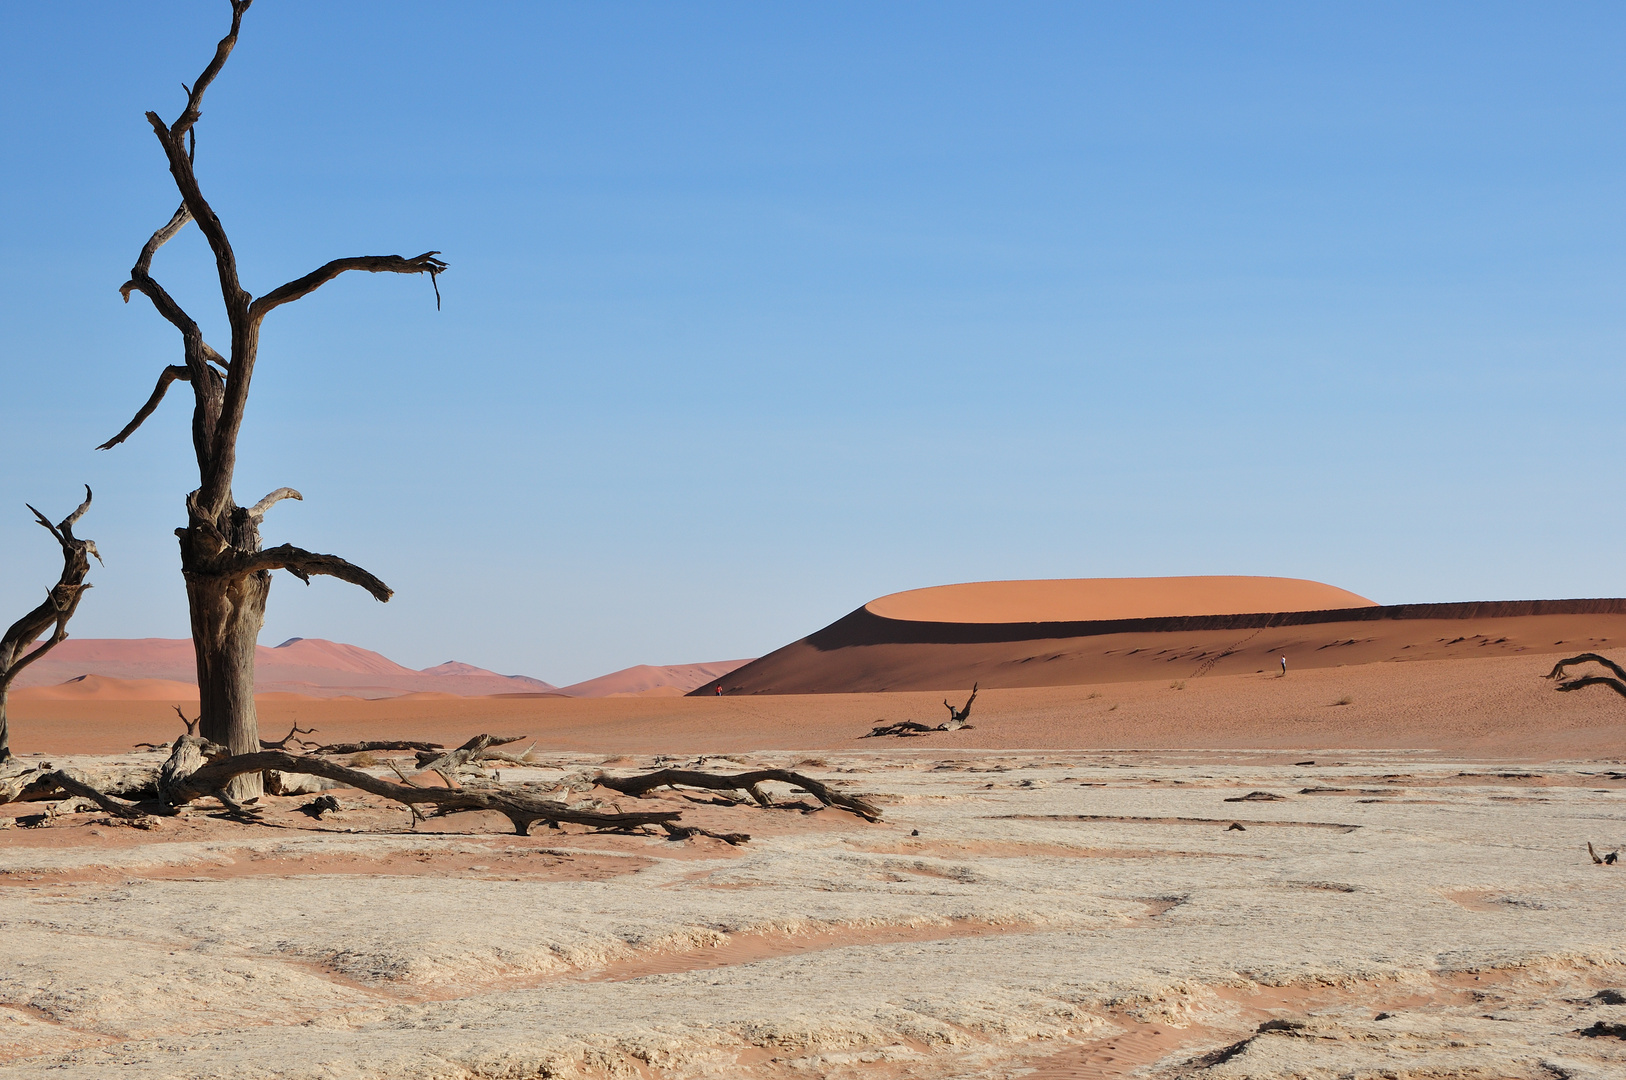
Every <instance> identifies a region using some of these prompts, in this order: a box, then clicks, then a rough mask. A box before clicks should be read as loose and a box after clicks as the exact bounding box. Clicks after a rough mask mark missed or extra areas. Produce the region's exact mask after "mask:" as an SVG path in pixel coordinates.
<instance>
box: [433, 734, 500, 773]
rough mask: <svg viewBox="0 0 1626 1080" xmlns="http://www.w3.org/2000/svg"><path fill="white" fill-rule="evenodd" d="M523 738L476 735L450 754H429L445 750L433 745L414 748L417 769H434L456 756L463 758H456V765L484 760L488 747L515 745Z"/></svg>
mask: <svg viewBox="0 0 1626 1080" xmlns="http://www.w3.org/2000/svg"><path fill="white" fill-rule="evenodd" d="M523 738H525V736H523V735H476V736H475V737H474V738H472V739H470V740H469V741H468V742H466V743H464V744H463V745H462V746H459V747H458V748H457V749H456V750H453V751H452V752H451V753H450V754H443V753H438V752H437V753H431V752H430V751H440V750H444V749H445V748H444V747H441V746H436V745H433V744H431V745H429V746H425V747H421V748H415V749H418V768H419V769H420V770H422V769H436V766H437V764H438V763H439V762H441V761H443V760H448V759H452V758H454V757H456V755H463V756H461V757H456V762H455V763H456V764H458V765H464V764H467V763H468V762H470V761H475V760H479V759H481V758H484V757H485V756H486V755H487V751H488V749H489V748H490V747H493V746H507V745H508V744H509V743H517V742H519V741H520V740H521V739H523ZM482 740H484V741H482ZM436 771H437V772H438V771H439V770H438V769H436Z"/></svg>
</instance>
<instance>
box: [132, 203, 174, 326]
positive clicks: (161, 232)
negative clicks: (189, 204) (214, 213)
mask: <svg viewBox="0 0 1626 1080" xmlns="http://www.w3.org/2000/svg"><path fill="white" fill-rule="evenodd" d="M191 220H192V211H190V210H188V209H187V208H186V204H185V203H184V202H183V203H182V204H181V205H180V207H179V208H177V209H176V211H175V213H174V214H173V215H171V216H170V219H169V221H168V222H166V223H165V224H164V225H162V226H160V227H159V229H158V231H157V232H155V233H153V234H152V238H151V239H150V240H148V241H147V243H146V245H145V246H143V247H142V249H141V255H140V257H139V258H137V259H136V264H135V267H134V269H132V270H131V271H130V280H129V281H127V282H125V283H124V284H123V285H122V286H120V288H119V293H120V295H122V296H123V297H124V302H125V303H126V304H128V303H129V302H130V290H131V289H134V288H136V287H137V286H136V279H137V278H142V277H146V276H147V273H148V271H150V270H151V269H152V257H153V256H154V255H156V254H158V249H159V248H161V247H163V246H164V245H165V244H167V243H169V242H170V241H171V240H173V239H174V238H175V234H176V233H178V232H180V231H181V230H182V229H183V228H185V227H186V223H187V222H188V221H191Z"/></svg>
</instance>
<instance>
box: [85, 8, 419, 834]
mask: <svg viewBox="0 0 1626 1080" xmlns="http://www.w3.org/2000/svg"><path fill="white" fill-rule="evenodd" d="M252 2H253V0H231V11H232V17H231V29H230V31H229V32H228V33H227V34H226V36H225V37H223V38H221V39H220V42H219V44H218V45H217V46H216V47H215V52H214V56H213V57H212V58H211V59H210V60H209V63H208V65H207V66H206V67H205V68H204V70H203V73H202V74H201V75H199V77H198V79H197V81H196V82H195V83H194V84H193V85H192V86H190V87H184V86H183V89H185V90H186V104H185V107H184V108H183V109H182V111H181V114H180V115H179V116H178V117H177V118H176V119H175V121H174V122H173V123H168V124H166V123H165V122H164V121H163V120H162V119H160V117H159V116H158V114H157V113H156V112H149V113H147V114H146V115H147V122H148V123H149V124H150V125H151V127H152V131H153V134H154V135H155V136H156V137H157V139H158V144H159V147H160V148H161V149H162V151H163V153H164V157H165V160H166V161H167V162H168V166H169V173H170V176H171V178H172V179H173V180H174V182H175V187H176V190H177V191H178V192H179V193H180V200H181V201H180V206H179V208H178V209H176V211H175V212H174V214H172V215H171V216H170V218H169V220H168V221H167V222H166V223H165V224H164V225H163V226H161V227H160V228H159V229H158V230H157V231H155V232H154V233H153V234H152V236H151V237H150V238H149V239H148V240H147V242H146V243H145V244H144V245H143V246H142V248H141V252H140V254H139V255H138V257H137V259H136V263H135V266H134V267H132V268H131V270H130V277H129V280H128V281H126V282H125V283H124V285H123V286H121V287H120V290H119V291H120V293H121V294H122V295H123V297H124V299H125V302H126V303H128V302H129V299H130V296H131V294H133V293H140V294H141V295H143V296H145V297H146V298H147V299H148V300H149V301H150V302H151V303H152V305H153V308H154V310H156V311H157V312H158V314H159V315H160V316H162V317H163V318H164V319H165V320H166V321H167V322H169V323H170V325H172V326H174V327H175V329H176V330H177V331H179V333H180V337H181V353H182V363H180V364H173V365H170V366H168V367H166V368H165V369H164V370H163V371H162V372H160V373H159V376H158V381H157V384H156V386H155V387H154V389H153V392H152V394H151V395H150V396H149V397H148V399H147V401H146V403H145V404H144V405H142V407H141V408H140V409H139V410H138V411H137V412H136V414H135V417H134V418H133V419H132V420H131V421H130V422H129V423H128V424H126V425H125V426H124V428H123V429H122V430H121V431H120V432H119V433H118V434H117V435H115V436H113V438H111V439H109V440H108V441H107V442H105V443H103V444H102V447H101V448H102V449H109V448H111V447H114V446H117V445H118V444H120V443H122V442H123V441H124V440H125V439H127V438H129V437H130V435H131V434H133V433H134V432H135V431H136V430H137V429H138V428H139V427H140V426H141V425H142V423H143V422H145V421H146V420H147V418H148V417H150V416H151V415H152V414H153V412H154V411H155V410H156V409H157V408H158V406H159V404H160V403H161V402H162V401H163V398H164V395H165V393H166V392H167V391H168V389H169V387H170V386H171V385H172V384H173V383H176V382H185V383H187V384H188V385H189V386H190V387H191V388H192V396H193V411H192V444H193V453H194V455H195V456H196V458H197V465H198V487H197V489H196V490H195V491H193V492H192V493H191V494H189V495H188V496H187V498H186V515H187V523H186V527H185V528H182V529H177V530H176V535H177V536H178V537H179V538H180V547H181V572H182V575H183V577H184V578H185V580H186V589H187V601H188V605H189V607H190V611H191V617H192V642H193V648H194V651H195V653H196V657H197V666H198V692H199V696H200V702H201V706H200V708H201V719H202V727H201V731H202V734H203V735H204V736H206V737H207V738H209V739H212V740H214V741H215V742H217V743H220V744H223V745H224V746H226V747H227V749H228V751H229V752H230V753H233V754H252V753H255V752H257V751H259V749H260V739H259V727H258V719H257V717H256V714H255V710H254V646H255V642H256V640H257V639H258V637H259V632H260V627H261V625H262V624H263V623H264V620H265V604H266V598H267V595H268V593H269V591H270V587H271V571H272V570H287V571H288V572H289V573H291V574H293V575H294V576H295V577H297V578H299V579H300V580H301V581H304V582H306V583H307V584H309V582H310V579H311V577H312V576H314V575H318V574H321V575H327V576H329V577H335V578H338V579H339V580H341V581H346V582H349V583H351V584H353V585H359V586H360V587H362V588H364V589H366V590H367V591H368V592H369V593H371V594H372V595H373V597H375V598H376V599H378V600H380V601H386V600H388V599H389V598H390V596H391V595H392V594H391V591H390V588H389V586H387V585H385V584H384V582H382V581H380V580H379V579H378V578H377V577H375V576H374V575H373V574H371V573H368V572H367V571H366V570H364V569H362V568H361V567H359V566H356V565H354V564H353V563H350V562H349V561H347V560H345V559H342V558H339V557H337V556H334V555H323V554H318V553H316V552H311V551H306V550H304V549H303V548H297V547H294V546H292V545H290V544H283V545H280V546H278V547H274V548H268V549H263V550H262V548H261V540H260V522H261V519H262V518H263V517H264V515H265V512H266V511H267V510H269V509H270V507H271V506H273V505H274V504H275V503H277V502H279V501H281V500H282V499H298V498H299V497H300V496H299V494H298V492H295V491H294V490H293V489H292V488H286V487H284V488H278V489H277V490H276V491H273V492H272V493H271V494H269V495H267V496H266V497H265V498H263V499H261V500H260V501H259V502H258V503H255V504H253V505H252V506H249V507H243V506H240V505H238V504H237V502H236V499H235V496H234V495H233V493H232V479H233V475H234V473H235V470H236V466H237V440H238V435H239V432H240V431H241V429H242V424H243V417H244V413H245V410H246V408H247V403H248V395H249V386H250V383H251V380H252V379H253V377H254V366H255V363H256V361H257V359H258V355H259V346H260V330H261V327H262V325H263V323H264V321H265V318H266V316H268V315H269V314H270V313H271V312H272V311H274V310H276V309H277V308H278V307H281V306H282V305H284V304H287V303H291V302H293V301H295V300H298V299H299V298H301V297H303V296H307V295H309V294H310V293H311V292H313V291H315V290H316V289H318V288H320V287H321V286H322V285H324V284H326V283H327V282H329V281H332V280H333V279H334V278H337V277H339V276H340V275H342V274H345V273H347V272H349V271H352V270H354V271H367V272H369V273H393V274H428V275H429V278H430V284H431V285H432V286H433V288H434V291H435V301H436V305H437V307H438V306H439V302H440V286H439V282H438V281H437V278H438V276H439V275H440V274H441V273H442V272H444V271H445V270H446V264H445V263H444V262H443V261H441V260H440V259H439V258H438V254H439V253H438V252H434V251H429V252H425V253H424V254H422V255H418V256H415V257H412V258H403V257H401V256H399V255H366V256H359V257H352V258H341V259H334V260H332V261H330V262H327V263H325V264H324V265H322V266H321V267H319V268H318V269H316V270H314V271H312V272H311V273H309V274H306V275H304V276H303V277H300V278H296V279H295V280H293V281H290V282H288V283H286V284H284V285H281V286H278V287H277V288H274V289H272V290H271V291H270V292H267V293H265V294H264V295H263V296H261V297H259V298H258V299H255V298H254V297H253V296H252V295H251V294H250V293H249V291H248V290H247V289H246V288H244V287H243V285H242V282H241V280H240V278H239V274H238V266H237V255H236V252H235V251H234V250H233V249H232V245H231V241H230V239H229V238H228V237H227V235H226V229H225V226H224V225H223V224H222V222H221V220H220V217H219V216H218V215H217V214H216V213H215V211H214V208H213V207H212V206H210V204H209V202H208V200H206V199H205V198H204V195H203V190H202V188H201V187H200V185H199V183H198V178H197V174H196V172H195V171H194V165H195V162H196V153H197V123H198V120H199V118H200V117H201V116H202V106H203V96H204V92H205V91H206V90H207V89H208V88H209V85H210V84H211V83H213V82H214V80H215V78H216V77H217V76H218V75H219V74H220V72H221V70H222V69H223V68H224V67H225V64H226V60H227V58H228V57H229V56H230V55H231V53H232V50H233V48H235V47H236V44H237V36H238V33H239V31H240V30H241V28H242V23H243V16H244V14H245V13H246V12H247V11H248V9H249V7H250V5H251V4H252ZM189 223H194V224H196V225H197V227H198V229H199V231H201V232H202V233H203V237H204V239H205V240H206V241H207V242H208V244H209V248H210V251H211V253H212V254H213V257H214V263H215V271H216V276H217V277H218V278H219V282H220V297H221V301H222V304H223V306H224V308H225V316H226V321H227V323H228V324H229V325H230V327H231V355H230V357H229V358H227V357H223V356H221V354H220V353H219V352H217V351H215V350H214V349H213V348H211V347H210V346H209V344H208V343H207V342H206V341H204V340H203V331H202V329H201V328H200V326H199V325H198V322H197V320H195V319H194V318H193V317H192V316H191V315H190V314H188V313H187V311H186V310H185V309H184V308H183V307H182V306H181V305H180V304H179V303H178V302H177V301H176V299H175V298H174V297H173V296H171V295H170V293H169V292H168V290H166V289H165V288H164V287H163V285H161V284H160V283H159V282H158V280H157V279H156V278H154V277H153V272H152V263H153V259H154V257H155V256H156V255H157V253H158V251H159V249H161V248H162V247H163V246H164V245H165V244H166V243H168V242H169V241H170V240H171V239H173V238H174V237H175V235H176V234H178V233H179V232H180V231H181V230H182V229H184V228H185V227H186V226H187V225H188V224H189ZM259 790H260V784H259V780H258V776H257V774H253V773H238V774H235V779H234V780H233V781H232V798H234V799H235V800H237V801H238V802H244V803H246V802H247V801H248V800H249V799H251V798H252V797H253V796H254V795H255V794H257V793H258V792H259Z"/></svg>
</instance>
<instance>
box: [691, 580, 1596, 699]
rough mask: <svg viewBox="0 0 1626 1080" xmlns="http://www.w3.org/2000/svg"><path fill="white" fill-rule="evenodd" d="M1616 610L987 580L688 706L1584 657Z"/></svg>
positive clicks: (765, 668)
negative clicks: (723, 698)
mask: <svg viewBox="0 0 1626 1080" xmlns="http://www.w3.org/2000/svg"><path fill="white" fill-rule="evenodd" d="M1623 640H1626V599H1622V598H1618V597H1600V598H1594V599H1571V600H1498V601H1484V602H1468V603H1445V604H1399V605H1393V606H1380V605H1378V604H1375V603H1373V602H1372V601H1371V600H1368V599H1367V598H1366V597H1364V596H1359V595H1357V594H1355V593H1352V592H1349V591H1347V590H1345V589H1340V588H1337V587H1336V586H1332V585H1324V584H1322V583H1320V582H1315V581H1302V580H1298V579H1294V578H1272V577H1185V578H1094V579H1089V578H1086V579H1068V580H1056V581H987V582H974V583H971V584H965V585H945V586H940V587H938V588H932V589H914V590H911V591H909V592H900V593H893V594H891V595H889V596H883V597H881V598H880V599H878V600H872V601H870V602H869V603H867V604H865V605H864V606H862V607H860V608H857V609H856V610H854V611H852V612H850V613H849V614H847V615H845V616H843V617H842V618H840V619H837V620H836V621H835V622H833V623H831V624H830V625H829V626H826V627H824V628H823V629H822V630H818V631H815V632H814V633H812V634H809V635H808V636H807V637H805V638H802V639H801V640H800V641H794V642H792V643H791V644H789V645H786V646H785V647H783V648H781V649H777V650H775V651H774V652H771V653H769V654H768V655H767V656H764V657H763V658H761V659H760V660H756V661H753V662H752V663H749V664H746V665H745V666H744V667H742V668H740V669H739V670H737V671H732V672H730V673H729V674H728V675H726V676H724V677H722V678H720V679H714V680H713V681H712V682H709V683H706V684H705V685H703V686H701V687H699V688H698V689H697V690H695V691H693V692H694V693H696V694H701V695H704V694H713V695H715V694H716V693H717V690H718V688H719V687H721V689H722V692H723V693H724V694H725V695H726V694H823V693H838V694H839V693H866V692H872V691H882V690H890V691H900V690H937V689H941V690H949V689H953V688H961V689H964V688H967V687H969V686H971V685H972V684H973V683H977V684H980V685H981V686H982V687H984V688H985V689H986V688H991V687H1025V686H1069V685H1080V684H1088V683H1112V682H1131V681H1136V680H1146V679H1157V678H1165V679H1169V680H1171V681H1174V682H1179V681H1180V680H1184V679H1200V678H1205V677H1207V676H1211V675H1228V674H1231V675H1240V674H1256V673H1262V672H1270V671H1276V672H1278V673H1279V672H1280V667H1281V662H1282V658H1283V657H1286V658H1287V662H1288V667H1289V669H1291V670H1294V671H1298V670H1302V669H1305V668H1320V667H1342V666H1345V665H1353V664H1371V663H1383V662H1392V661H1416V660H1456V659H1467V658H1470V657H1472V658H1475V659H1482V658H1486V657H1491V656H1505V655H1516V654H1519V653H1554V652H1587V651H1592V650H1595V649H1600V648H1610V647H1613V643H1614V642H1619V641H1623Z"/></svg>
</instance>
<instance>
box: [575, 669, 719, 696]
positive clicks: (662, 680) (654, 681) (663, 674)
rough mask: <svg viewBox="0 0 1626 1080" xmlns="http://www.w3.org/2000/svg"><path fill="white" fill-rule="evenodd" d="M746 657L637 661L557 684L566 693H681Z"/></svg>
mask: <svg viewBox="0 0 1626 1080" xmlns="http://www.w3.org/2000/svg"><path fill="white" fill-rule="evenodd" d="M750 662H751V661H750V660H718V661H714V662H712V663H708V664H673V665H670V666H667V667H654V666H652V665H650V664H639V665H637V666H636V667H630V668H622V669H621V670H620V671H612V672H611V673H610V674H608V675H600V676H599V677H598V678H596V679H588V680H587V681H586V682H579V683H575V684H573V685H571V686H564V687H560V688H559V690H558V693H560V694H564V695H565V696H567V697H627V696H638V697H682V696H683V695H684V694H687V693H688V692H689V691H691V690H693V689H694V688H695V687H697V686H700V685H701V684H703V683H707V682H710V681H712V680H713V679H720V678H722V677H723V676H724V675H727V674H728V673H729V672H731V671H735V670H737V669H739V668H742V667H744V666H745V665H746V664H749V663H750Z"/></svg>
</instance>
